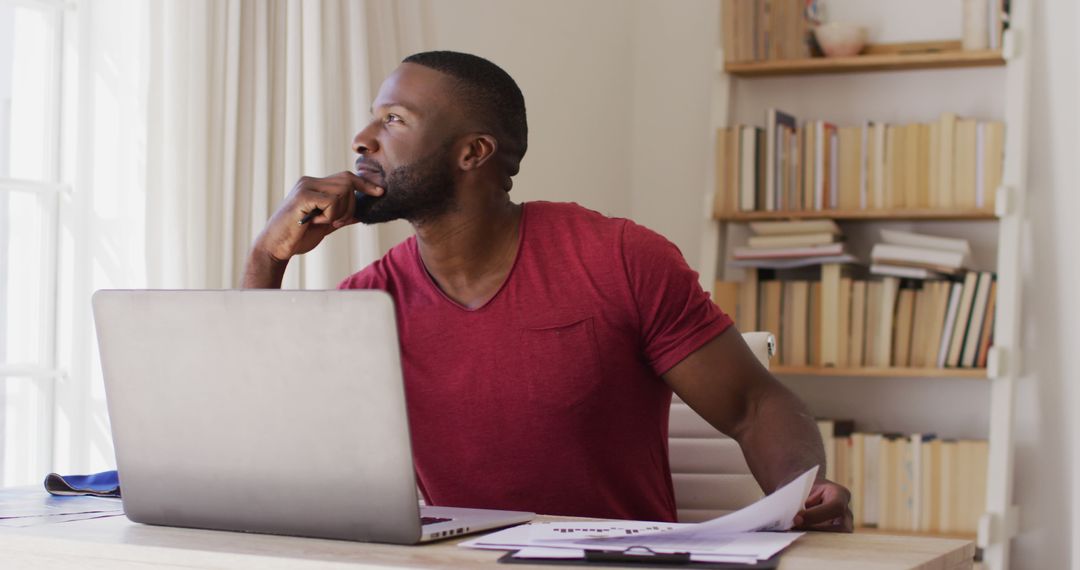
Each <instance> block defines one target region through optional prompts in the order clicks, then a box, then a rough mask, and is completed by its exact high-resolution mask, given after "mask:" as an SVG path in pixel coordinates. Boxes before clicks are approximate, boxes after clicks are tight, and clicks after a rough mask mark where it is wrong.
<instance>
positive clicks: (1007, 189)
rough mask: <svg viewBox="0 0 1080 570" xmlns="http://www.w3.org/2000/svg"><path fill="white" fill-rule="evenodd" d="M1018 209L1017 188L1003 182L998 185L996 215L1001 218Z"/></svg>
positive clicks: (995, 202) (995, 200)
mask: <svg viewBox="0 0 1080 570" xmlns="http://www.w3.org/2000/svg"><path fill="white" fill-rule="evenodd" d="M1015 211H1016V190H1015V189H1014V188H1013V187H1012V186H1006V185H1004V184H1002V185H1001V186H998V187H997V192H996V196H995V198H994V215H996V216H997V217H999V218H1004V217H1005V216H1007V215H1009V214H1011V213H1013V212H1015Z"/></svg>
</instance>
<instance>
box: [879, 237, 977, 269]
mask: <svg viewBox="0 0 1080 570" xmlns="http://www.w3.org/2000/svg"><path fill="white" fill-rule="evenodd" d="M881 240H882V241H881V243H878V244H875V245H874V249H873V250H872V251H871V252H870V258H871V260H872V261H873V264H872V265H871V266H870V272H871V273H874V274H877V275H892V276H894V277H904V278H908V279H942V278H944V277H945V276H953V275H957V274H958V273H960V271H961V270H962V269H963V267H964V264H965V263H966V262H967V260H968V256H970V255H971V246H970V245H969V244H968V242H967V240H964V239H955V238H943V237H937V236H929V235H924V234H917V233H912V232H904V231H899V230H882V231H881Z"/></svg>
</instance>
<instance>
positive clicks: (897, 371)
mask: <svg viewBox="0 0 1080 570" xmlns="http://www.w3.org/2000/svg"><path fill="white" fill-rule="evenodd" d="M769 371H770V372H772V373H773V374H774V375H777V376H847V377H854V378H976V379H981V380H985V379H986V378H987V373H986V369H985V368H913V367H910V366H896V367H890V368H875V367H872V366H857V367H843V368H839V367H835V368H834V367H828V366H783V365H780V366H772V367H770V368H769Z"/></svg>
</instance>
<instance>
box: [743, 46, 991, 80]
mask: <svg viewBox="0 0 1080 570" xmlns="http://www.w3.org/2000/svg"><path fill="white" fill-rule="evenodd" d="M1002 65H1005V58H1004V57H1003V56H1002V55H1001V52H1000V51H996V50H995V51H991V50H987V51H940V52H929V53H927V52H916V53H871V54H866V55H856V56H851V57H815V58H810V59H787V60H769V61H753V62H745V63H735V62H730V63H725V64H724V71H725V72H726V73H729V74H731V75H736V76H738V77H769V76H779V75H811V74H822V73H855V72H863V71H901V70H908V69H949V68H956V67H992V66H1002Z"/></svg>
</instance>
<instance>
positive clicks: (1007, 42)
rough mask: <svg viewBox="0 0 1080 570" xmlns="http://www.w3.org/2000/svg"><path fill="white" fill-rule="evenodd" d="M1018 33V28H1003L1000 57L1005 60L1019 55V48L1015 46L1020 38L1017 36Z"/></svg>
mask: <svg viewBox="0 0 1080 570" xmlns="http://www.w3.org/2000/svg"><path fill="white" fill-rule="evenodd" d="M1019 33H1020V32H1019V31H1018V30H1015V29H1012V28H1010V29H1008V30H1005V33H1004V34H1002V37H1001V57H1002V58H1004V59H1005V61H1009V60H1012V59H1015V58H1016V57H1017V56H1019V55H1020V53H1019V52H1020V48H1018V47H1017V46H1018V45H1019V43H1020V38H1019V37H1017V34H1019Z"/></svg>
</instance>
